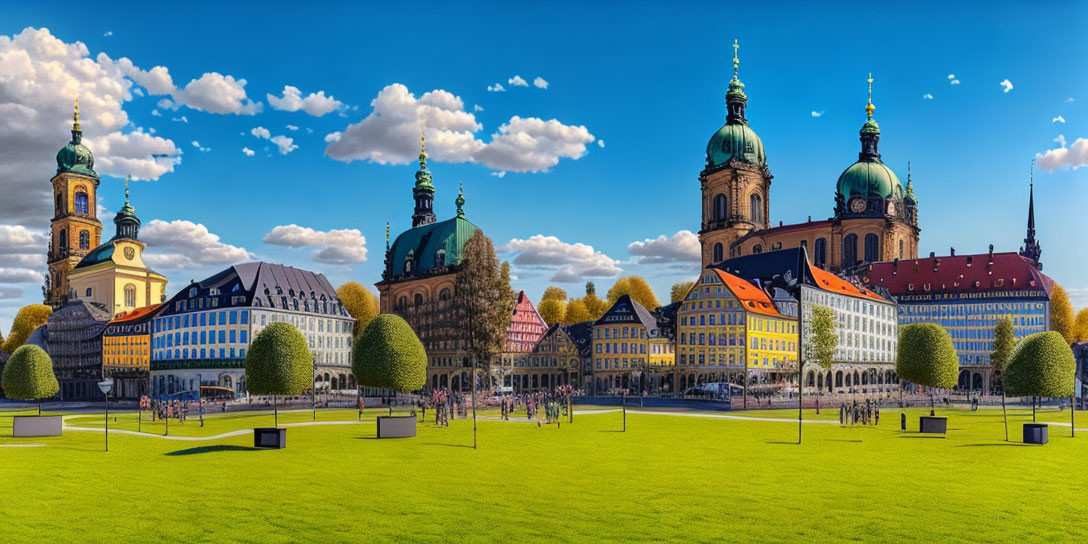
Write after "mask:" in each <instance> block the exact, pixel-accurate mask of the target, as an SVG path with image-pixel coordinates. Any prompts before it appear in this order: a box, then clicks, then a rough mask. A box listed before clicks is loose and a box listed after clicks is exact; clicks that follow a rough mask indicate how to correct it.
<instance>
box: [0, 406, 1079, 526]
mask: <svg viewBox="0 0 1088 544" xmlns="http://www.w3.org/2000/svg"><path fill="white" fill-rule="evenodd" d="M632 411H633V409H629V411H628V414H627V432H626V433H621V432H618V431H619V429H620V414H619V413H618V412H608V413H596V414H581V415H579V414H576V415H575V422H574V424H566V423H564V424H563V426H562V428H559V429H557V428H556V427H555V426H554V425H551V426H547V425H545V426H543V427H537V426H536V425H533V424H526V423H516V422H501V421H492V420H480V421H479V422H478V424H479V429H480V433H479V439H480V448H479V449H478V450H473V449H472V448H471V444H472V423H471V421H470V420H456V421H454V422H453V425H452V426H451V427H449V428H435V427H433V426H432V425H431V424H430V423H428V424H426V425H424V426H422V427H421V428H420V435H419V436H418V437H416V438H415V439H403V440H375V439H373V436H374V425H373V423H364V424H361V425H319V426H298V427H291V428H289V430H288V431H287V442H288V448H287V449H285V450H279V451H257V450H252V449H250V448H249V446H250V445H251V444H252V436H251V435H249V434H244V435H240V436H232V437H228V438H222V439H215V440H210V441H180V440H166V439H162V438H153V437H143V436H131V435H123V434H116V435H114V434H111V436H110V451H109V452H108V453H106V452H103V451H101V450H102V443H103V436H102V433H101V432H77V431H71V430H69V431H67V432H66V434H65V436H63V437H61V438H45V439H20V440H16V439H13V438H10V418H9V416H10V415H11V413H10V412H2V413H0V541H2V542H4V543H9V542H43V541H47V542H76V541H78V542H85V541H95V542H107V541H109V542H137V541H139V542H146V541H160V540H171V541H174V540H183V541H188V542H227V541H246V542H338V541H352V542H357V541H378V542H408V541H419V540H424V541H435V542H446V541H463V540H469V541H483V540H487V541H505V542H524V541H549V542H550V541H594V542H596V541H611V542H630V541H642V540H656V541H670V542H677V541H685V542H706V541H763V542H779V541H784V540H790V541H804V542H828V541H843V540H859V541H866V542H869V541H884V542H898V541H904V540H909V541H925V542H929V543H937V542H942V543H943V542H979V541H1014V540H1015V541H1044V540H1050V541H1072V540H1083V539H1084V538H1085V537H1086V536H1088V528H1086V527H1085V525H1084V520H1085V519H1088V504H1086V501H1085V500H1084V497H1085V491H1086V489H1088V474H1086V471H1084V470H1083V466H1084V459H1086V458H1088V431H1084V432H1082V433H1078V437H1077V438H1075V439H1071V438H1069V428H1068V427H1052V428H1051V437H1050V438H1051V443H1050V444H1049V445H1047V446H1043V447H1029V446H1023V445H1021V444H1019V443H1018V440H1019V436H1020V429H1021V424H1023V423H1024V422H1026V421H1030V412H1026V411H1024V410H1023V409H1018V410H1016V411H1015V412H1013V413H1012V416H1011V419H1010V437H1011V438H1013V440H1014V441H1017V442H1012V443H1006V442H1004V441H1003V437H1004V431H1003V427H1002V423H1001V411H1000V410H996V411H995V410H984V411H980V412H951V411H948V410H938V413H939V414H938V415H948V416H950V421H949V428H950V433H949V435H948V438H945V439H941V438H930V437H922V436H919V435H917V434H914V433H906V434H904V433H901V432H900V431H899V413H898V412H894V411H891V410H885V411H883V412H882V417H881V422H880V426H879V427H875V428H874V427H840V426H838V425H837V424H827V423H819V424H809V425H805V428H804V433H805V443H804V444H803V445H800V446H799V445H797V444H796V443H795V441H796V437H797V425H796V423H783V422H776V421H758V420H757V421H751V420H737V419H722V418H713V419H710V418H697V417H680V416H670V415H664V414H652V415H651V414H642V413H632ZM378 412H379V411H377V410H373V411H370V410H368V413H367V414H366V416H365V417H364V419H370V420H372V418H373V416H374V415H376V414H377V413H378ZM832 412H833V410H826V409H825V410H824V414H822V416H823V419H826V418H827V417H828V416H829V415H830V414H831V413H832ZM926 412H928V411H927V410H920V409H919V410H911V411H910V412H908V413H909V418H908V420H909V422H910V428H911V429H916V428H917V416H918V415H920V414H922V413H926ZM429 414H430V412H428V415H429ZM489 415H490V412H489ZM496 415H497V414H496ZM725 415H730V416H749V415H758V416H760V417H784V418H792V417H796V412H795V411H791V410H774V411H766V412H759V413H757V414H752V413H743V412H731V413H727V414H725ZM118 417H119V421H118V423H117V424H114V423H112V422H111V428H124V429H129V428H134V427H135V419H134V417H133V416H132V415H130V414H122V415H119V416H118ZM355 417H356V413H355V411H352V410H338V411H328V412H319V414H318V419H319V420H322V421H331V420H337V419H339V420H353V419H355ZM806 417H815V414H809V413H806ZM835 417H836V418H837V413H836V414H835ZM1068 417H1069V412H1068V411H1066V412H1062V413H1057V412H1053V411H1049V412H1042V413H1041V414H1040V420H1044V421H1056V422H1068ZM310 418H311V415H310V413H309V412H295V413H288V414H281V416H280V421H281V423H290V422H305V421H309V420H310ZM1078 418H1079V419H1082V420H1083V423H1080V425H1082V426H1083V427H1088V417H1086V414H1079V415H1078ZM428 419H430V418H429V417H428ZM206 420H207V422H206V423H207V424H206V426H205V427H204V428H203V429H201V428H200V427H199V424H198V423H197V422H196V419H190V420H189V421H188V422H187V423H186V424H185V426H184V431H183V430H182V426H180V425H175V424H174V423H171V426H170V430H171V434H172V435H173V434H175V432H176V433H177V434H179V435H181V434H182V433H183V432H184V433H185V435H186V436H198V435H199V436H213V435H218V434H222V433H224V432H229V431H232V430H239V429H247V428H251V427H254V426H266V425H270V424H271V417H270V414H260V415H251V414H246V415H239V414H227V415H226V416H222V415H213V414H209V415H208V416H206ZM67 424H68V425H78V426H87V427H90V426H93V425H100V424H101V415H98V416H97V418H96V417H95V416H94V415H86V416H80V417H77V418H70V419H69V420H68V421H67ZM156 425H158V424H156ZM175 428H177V430H176V431H175ZM145 430H150V431H151V432H161V429H160V428H155V427H152V428H151V429H149V428H148V426H147V424H145ZM17 443H33V444H45V446H44V447H33V448H22V447H4V446H6V445H10V444H17Z"/></svg>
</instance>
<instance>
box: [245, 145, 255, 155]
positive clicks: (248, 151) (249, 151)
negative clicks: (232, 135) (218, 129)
mask: <svg viewBox="0 0 1088 544" xmlns="http://www.w3.org/2000/svg"><path fill="white" fill-rule="evenodd" d="M242 153H245V155H246V156H247V157H252V156H253V155H254V154H255V153H256V151H253V150H252V149H250V148H248V147H243V148H242Z"/></svg>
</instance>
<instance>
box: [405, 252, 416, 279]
mask: <svg viewBox="0 0 1088 544" xmlns="http://www.w3.org/2000/svg"><path fill="white" fill-rule="evenodd" d="M413 257H414V256H413V255H412V252H411V251H409V252H408V255H405V256H404V273H405V274H411V273H412V265H413V264H414V263H413V261H414V260H415V259H414V258H413Z"/></svg>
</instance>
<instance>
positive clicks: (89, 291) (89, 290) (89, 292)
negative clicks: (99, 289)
mask: <svg viewBox="0 0 1088 544" xmlns="http://www.w3.org/2000/svg"><path fill="white" fill-rule="evenodd" d="M87 298H91V288H90V287H88V288H87Z"/></svg>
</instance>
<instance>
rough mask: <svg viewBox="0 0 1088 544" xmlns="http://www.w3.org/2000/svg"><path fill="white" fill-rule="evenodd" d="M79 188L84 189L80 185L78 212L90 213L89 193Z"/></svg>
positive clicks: (77, 200)
mask: <svg viewBox="0 0 1088 544" xmlns="http://www.w3.org/2000/svg"><path fill="white" fill-rule="evenodd" d="M79 189H82V187H79V188H78V189H77V191H79V192H77V193H76V213H88V211H87V210H88V209H89V206H88V201H87V193H86V192H84V191H81V190H79Z"/></svg>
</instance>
